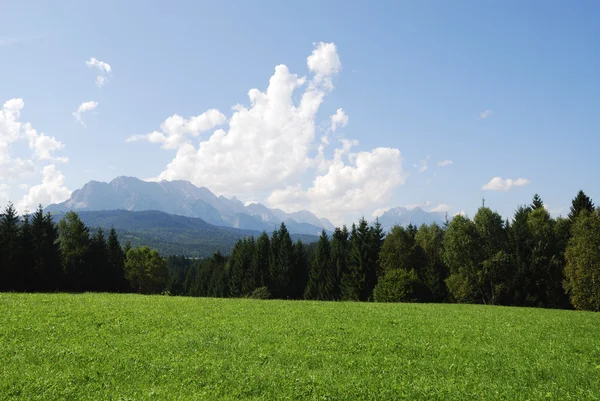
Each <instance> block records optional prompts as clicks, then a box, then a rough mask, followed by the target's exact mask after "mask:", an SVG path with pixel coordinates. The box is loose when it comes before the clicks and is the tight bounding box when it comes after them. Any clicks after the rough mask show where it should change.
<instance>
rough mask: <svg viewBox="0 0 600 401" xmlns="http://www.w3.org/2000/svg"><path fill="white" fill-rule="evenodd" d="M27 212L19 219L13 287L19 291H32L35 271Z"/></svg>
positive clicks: (31, 235)
mask: <svg viewBox="0 0 600 401" xmlns="http://www.w3.org/2000/svg"><path fill="white" fill-rule="evenodd" d="M29 220H30V219H29V214H25V215H24V216H23V218H22V220H21V228H20V230H19V257H18V267H17V272H16V273H17V274H16V276H15V278H16V282H15V288H16V289H17V290H19V291H33V290H34V281H35V272H34V271H33V253H32V249H33V234H32V230H31V223H30V221H29Z"/></svg>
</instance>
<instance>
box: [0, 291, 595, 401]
mask: <svg viewBox="0 0 600 401" xmlns="http://www.w3.org/2000/svg"><path fill="white" fill-rule="evenodd" d="M0 399H3V400H4V399H9V400H10V399H23V400H37V399H45V400H81V399H95V400H166V399H172V400H187V399H191V400H194V399H206V400H215V399H230V400H238V399H264V400H275V399H309V400H313V399H314V400H337V399H342V400H344V399H348V400H349V399H380V400H393V399H407V400H547V399H553V400H597V399H600V314H594V313H585V312H574V311H558V310H541V309H525V308H522V309H520V308H502V307H486V306H470V305H423V304H420V305H417V304H373V303H325V302H323V303H320V302H287V301H258V300H232V299H228V300H227V299H202V298H180V297H165V296H140V295H114V294H82V295H67V294H55V295H45V294H0Z"/></svg>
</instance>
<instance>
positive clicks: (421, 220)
mask: <svg viewBox="0 0 600 401" xmlns="http://www.w3.org/2000/svg"><path fill="white" fill-rule="evenodd" d="M445 218H446V214H445V213H444V212H426V211H425V210H423V209H421V208H420V207H415V208H413V209H407V208H405V207H395V208H392V209H389V210H388V211H386V212H385V213H384V214H382V215H381V216H380V217H379V223H380V224H381V226H382V227H383V229H384V230H385V231H386V232H387V231H390V230H391V229H392V227H394V226H395V225H399V226H408V225H409V224H413V225H415V226H417V227H418V226H421V225H422V224H427V225H429V224H432V223H436V224H438V225H440V226H441V225H443V224H444V221H445Z"/></svg>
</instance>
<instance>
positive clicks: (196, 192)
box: [46, 177, 333, 235]
mask: <svg viewBox="0 0 600 401" xmlns="http://www.w3.org/2000/svg"><path fill="white" fill-rule="evenodd" d="M46 210H48V211H50V212H53V213H56V212H66V211H68V210H74V211H78V212H79V211H100V210H129V211H144V210H158V211H162V212H165V213H169V214H175V215H181V216H187V217H197V218H201V219H202V220H204V221H205V222H207V223H210V224H213V225H215V226H222V227H234V228H240V229H246V230H258V231H263V230H267V231H272V230H273V229H274V228H277V227H279V225H280V224H281V223H282V222H285V223H286V225H287V226H288V230H289V231H290V232H291V233H297V234H311V235H319V234H320V232H321V231H322V230H323V228H325V229H327V230H330V231H331V230H332V226H333V225H332V224H331V223H330V222H329V221H328V220H326V219H319V218H318V217H317V216H315V215H314V214H313V213H311V212H309V211H306V210H302V211H299V212H295V213H285V212H283V211H281V210H278V209H269V208H267V207H266V206H264V205H262V204H260V203H252V204H249V205H246V206H245V205H244V204H243V203H242V202H240V201H239V200H237V199H236V198H232V199H227V198H225V197H223V196H219V197H217V196H216V195H215V194H213V193H212V192H211V191H210V190H209V189H208V188H205V187H196V186H195V185H193V184H192V183H190V182H188V181H160V182H146V181H142V180H140V179H138V178H135V177H117V178H115V179H114V180H112V181H111V182H109V183H105V182H98V181H90V182H88V183H87V184H85V185H84V186H83V188H81V189H78V190H76V191H74V192H73V194H72V195H71V197H70V198H69V199H68V200H66V201H65V202H62V203H60V204H54V205H50V206H48V207H47V208H46Z"/></svg>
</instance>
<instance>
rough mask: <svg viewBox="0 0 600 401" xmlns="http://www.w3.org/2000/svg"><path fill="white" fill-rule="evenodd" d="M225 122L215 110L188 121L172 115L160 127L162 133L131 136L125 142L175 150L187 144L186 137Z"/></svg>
mask: <svg viewBox="0 0 600 401" xmlns="http://www.w3.org/2000/svg"><path fill="white" fill-rule="evenodd" d="M226 120H227V119H226V117H225V115H224V114H223V113H221V112H220V111H219V110H217V109H211V110H208V111H206V112H204V113H202V114H200V115H199V116H195V117H190V118H189V119H185V118H183V117H181V116H180V115H177V114H174V115H172V116H171V117H169V118H167V119H166V120H165V122H164V123H162V124H161V125H160V128H161V131H162V132H158V131H154V132H151V133H149V134H147V135H133V136H130V137H129V138H127V140H126V142H135V141H139V140H147V141H149V142H152V143H160V144H162V148H163V149H177V148H179V147H181V145H183V144H186V143H188V144H189V141H188V140H187V138H186V136H188V135H189V136H193V137H195V136H198V135H200V134H202V133H205V132H207V131H209V130H211V129H213V128H215V127H216V126H219V125H223V124H224V123H225V122H226Z"/></svg>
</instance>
